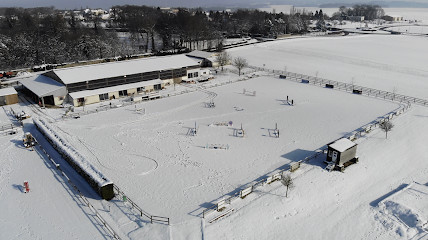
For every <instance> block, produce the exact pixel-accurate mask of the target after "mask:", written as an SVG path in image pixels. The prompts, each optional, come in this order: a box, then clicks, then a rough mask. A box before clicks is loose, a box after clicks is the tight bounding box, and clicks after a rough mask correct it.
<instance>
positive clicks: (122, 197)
mask: <svg viewBox="0 0 428 240" xmlns="http://www.w3.org/2000/svg"><path fill="white" fill-rule="evenodd" d="M113 188H114V190H115V191H116V196H120V198H119V200H123V201H124V202H125V201H126V202H129V203H130V204H131V206H132V209H134V208H135V209H136V210H137V211H138V212H139V213H140V216H141V217H143V216H144V217H146V218H148V219H150V223H153V222H157V223H166V224H167V225H169V224H170V218H169V217H161V216H154V215H150V214H148V213H147V212H145V211H143V209H141V208H140V207H139V206H138V205H137V204H136V203H135V202H134V201H132V200H131V199H130V198H129V197H128V196H127V195H126V194H125V193H124V192H122V191H121V190H120V189H119V187H118V186H116V185H113Z"/></svg>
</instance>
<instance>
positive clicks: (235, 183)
mask: <svg viewBox="0 0 428 240" xmlns="http://www.w3.org/2000/svg"><path fill="white" fill-rule="evenodd" d="M244 88H245V89H246V90H247V91H251V92H253V91H256V96H248V95H244V94H243V89H244ZM208 90H209V91H212V92H214V93H216V94H217V97H216V98H215V99H214V102H215V104H216V107H215V108H206V107H205V106H204V102H207V101H208V99H207V97H208V95H207V94H206V93H200V92H194V93H189V94H185V95H181V96H176V97H170V98H164V99H161V100H157V101H152V102H147V103H144V104H141V105H140V106H141V107H144V108H145V111H146V113H145V114H144V115H141V114H139V113H136V112H135V111H134V109H135V107H134V106H131V107H126V108H120V109H115V110H112V111H108V112H103V113H98V114H94V115H88V116H85V117H81V118H80V119H78V120H72V121H64V122H60V123H58V124H57V125H58V126H59V127H60V128H61V129H62V130H63V131H64V132H66V133H67V134H66V137H68V138H70V142H72V143H73V144H75V145H80V143H82V142H83V145H84V146H82V147H81V148H80V150H81V151H83V152H86V154H84V155H88V156H90V157H92V158H93V159H92V164H94V165H96V167H97V168H99V169H100V170H101V171H102V172H103V173H104V174H105V175H106V176H108V177H109V178H110V179H112V181H113V182H115V183H116V184H117V185H118V186H120V187H121V188H123V189H124V191H125V192H126V193H127V194H128V195H129V196H130V197H132V199H134V200H135V201H136V202H141V203H144V205H143V206H142V207H143V208H144V209H145V210H146V211H148V212H150V213H152V214H156V215H161V216H168V217H171V218H172V219H173V220H172V221H173V223H179V222H182V221H186V220H189V219H192V218H194V217H195V216H197V215H198V214H199V213H200V209H199V205H201V204H204V203H206V202H211V201H213V200H215V199H217V198H218V197H221V196H222V195H224V194H226V193H228V192H231V191H233V190H235V189H236V188H238V187H240V186H241V185H244V184H245V183H247V182H250V181H253V180H254V179H256V178H258V177H260V176H263V175H264V174H266V173H268V172H269V171H272V170H274V169H276V168H278V167H281V166H283V165H285V164H288V163H290V162H292V161H298V160H300V159H302V158H304V157H306V156H308V155H310V154H311V153H312V151H314V150H315V149H317V148H319V147H321V146H322V145H324V144H326V143H328V142H331V141H333V140H335V139H337V138H339V137H340V136H342V135H343V134H345V133H347V132H350V131H351V130H354V129H356V128H359V127H360V126H362V125H364V124H366V123H369V122H371V121H373V120H374V119H376V118H377V117H379V116H382V115H384V114H386V113H388V112H390V111H393V110H396V109H398V108H399V107H400V105H399V104H396V103H390V102H384V101H379V100H377V99H372V98H364V97H363V98H362V97H361V96H357V95H352V94H348V93H343V92H338V91H334V90H333V91H332V90H330V89H319V88H318V87H302V86H301V84H299V83H294V82H289V81H286V80H280V79H278V78H273V77H259V78H253V79H250V80H247V81H243V82H239V83H234V84H230V85H224V86H221V87H217V88H210V89H208ZM287 95H288V96H289V100H290V101H291V100H293V101H294V104H295V106H289V105H288V104H285V101H286V97H287ZM332 96H334V97H332ZM338 99H341V100H340V101H339V100H338ZM345 102H346V104H344V103H345ZM368 108H370V109H371V111H366V109H368ZM324 113H325V114H324ZM229 121H232V122H233V126H210V125H211V124H214V123H218V122H226V123H227V122H229ZM338 121H339V122H340V124H338ZM195 122H196V125H197V128H198V132H197V135H196V136H188V135H187V133H188V131H189V128H192V127H194V125H195ZM241 123H242V126H243V128H244V130H245V132H246V136H245V137H244V138H239V137H234V136H233V132H234V129H236V128H240V127H241ZM275 123H277V124H278V127H279V128H280V130H281V135H282V137H281V138H280V139H276V138H271V137H269V136H268V135H269V129H273V128H274V127H275ZM100 139H102V140H101V141H100ZM207 144H208V145H209V144H224V145H228V146H229V149H228V150H212V149H205V147H206V146H207ZM86 148H87V149H89V150H90V152H88V151H87V149H86ZM93 155H95V156H96V157H97V159H95V158H94V157H93ZM183 176H186V177H183ZM159 179H162V181H160V180H159ZM177 205H179V206H180V207H179V208H177V207H176V206H177Z"/></svg>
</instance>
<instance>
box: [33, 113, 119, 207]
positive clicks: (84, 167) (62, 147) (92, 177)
mask: <svg viewBox="0 0 428 240" xmlns="http://www.w3.org/2000/svg"><path fill="white" fill-rule="evenodd" d="M33 122H34V124H35V125H36V127H37V128H38V129H39V130H40V132H41V133H42V134H43V135H44V136H45V137H46V139H47V140H48V141H49V142H50V143H51V144H52V146H53V147H54V148H55V149H56V150H57V151H58V152H59V153H60V154H61V155H62V157H63V158H64V159H65V160H66V161H67V162H68V163H69V164H70V165H71V166H72V167H73V168H74V169H75V170H76V171H77V172H78V173H79V174H80V175H81V176H83V177H84V178H85V179H86V180H87V181H88V183H89V184H90V185H91V186H92V188H94V189H95V191H97V192H98V193H99V194H100V195H101V197H102V198H104V199H107V200H109V199H111V198H113V197H114V192H113V182H111V181H110V180H108V179H107V177H105V176H104V175H103V174H102V172H100V171H99V170H98V169H96V168H95V167H94V166H93V165H92V164H91V163H90V162H88V161H87V160H86V159H85V157H83V156H82V155H81V154H80V153H79V152H78V151H77V150H76V149H75V148H74V147H73V146H71V145H70V144H69V143H68V142H67V140H65V139H64V138H62V137H61V136H60V135H59V134H58V130H57V129H55V128H56V127H55V126H53V125H50V124H49V123H47V122H46V121H44V120H43V119H36V118H33Z"/></svg>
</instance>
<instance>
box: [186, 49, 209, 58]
mask: <svg viewBox="0 0 428 240" xmlns="http://www.w3.org/2000/svg"><path fill="white" fill-rule="evenodd" d="M211 55H212V53H209V52H204V51H199V50H194V51H192V52H189V53H186V56H189V57H196V58H204V59H207V58H209V57H211Z"/></svg>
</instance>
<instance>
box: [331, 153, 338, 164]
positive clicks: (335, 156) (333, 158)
mask: <svg viewBox="0 0 428 240" xmlns="http://www.w3.org/2000/svg"><path fill="white" fill-rule="evenodd" d="M331 160H333V162H336V160H337V152H336V151H333V156H332V157H331Z"/></svg>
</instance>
